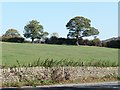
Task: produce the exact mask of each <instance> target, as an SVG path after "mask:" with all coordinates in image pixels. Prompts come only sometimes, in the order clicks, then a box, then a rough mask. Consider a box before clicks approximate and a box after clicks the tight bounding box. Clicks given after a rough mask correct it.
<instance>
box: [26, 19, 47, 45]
mask: <svg viewBox="0 0 120 90" xmlns="http://www.w3.org/2000/svg"><path fill="white" fill-rule="evenodd" d="M45 35H48V33H47V32H44V31H43V26H42V25H41V24H40V22H38V21H37V20H32V21H30V22H29V23H28V24H27V25H26V26H25V27H24V37H26V38H31V39H32V43H33V42H34V39H37V38H38V39H41V38H42V37H44V36H45Z"/></svg>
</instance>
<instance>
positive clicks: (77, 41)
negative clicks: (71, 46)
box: [76, 37, 79, 46]
mask: <svg viewBox="0 0 120 90" xmlns="http://www.w3.org/2000/svg"><path fill="white" fill-rule="evenodd" d="M76 44H77V46H79V39H78V37H76Z"/></svg>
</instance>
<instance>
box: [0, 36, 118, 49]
mask: <svg viewBox="0 0 120 90" xmlns="http://www.w3.org/2000/svg"><path fill="white" fill-rule="evenodd" d="M0 40H1V41H3V42H16V43H30V41H25V39H24V38H23V37H12V38H9V37H1V38H0ZM34 43H41V44H58V45H76V39H74V38H57V37H51V38H46V39H45V40H44V41H41V40H39V39H38V40H36V41H34ZM79 44H80V45H88V46H100V47H110V48H120V39H119V38H115V39H113V38H111V39H108V40H104V41H101V40H100V39H99V38H95V39H93V40H88V39H79Z"/></svg>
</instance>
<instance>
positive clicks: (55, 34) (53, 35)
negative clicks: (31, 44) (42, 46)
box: [51, 32, 59, 38]
mask: <svg viewBox="0 0 120 90" xmlns="http://www.w3.org/2000/svg"><path fill="white" fill-rule="evenodd" d="M51 37H56V38H59V34H58V33H57V32H54V33H52V34H51Z"/></svg>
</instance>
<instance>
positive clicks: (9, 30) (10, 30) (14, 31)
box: [3, 29, 21, 38]
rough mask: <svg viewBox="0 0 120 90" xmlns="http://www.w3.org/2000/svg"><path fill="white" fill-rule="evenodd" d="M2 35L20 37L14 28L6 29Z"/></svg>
mask: <svg viewBox="0 0 120 90" xmlns="http://www.w3.org/2000/svg"><path fill="white" fill-rule="evenodd" d="M3 37H9V38H11V37H21V36H20V34H19V33H18V31H17V30H16V29H8V30H7V31H6V33H5V34H4V35H3Z"/></svg>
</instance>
